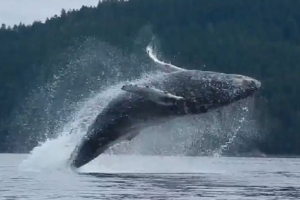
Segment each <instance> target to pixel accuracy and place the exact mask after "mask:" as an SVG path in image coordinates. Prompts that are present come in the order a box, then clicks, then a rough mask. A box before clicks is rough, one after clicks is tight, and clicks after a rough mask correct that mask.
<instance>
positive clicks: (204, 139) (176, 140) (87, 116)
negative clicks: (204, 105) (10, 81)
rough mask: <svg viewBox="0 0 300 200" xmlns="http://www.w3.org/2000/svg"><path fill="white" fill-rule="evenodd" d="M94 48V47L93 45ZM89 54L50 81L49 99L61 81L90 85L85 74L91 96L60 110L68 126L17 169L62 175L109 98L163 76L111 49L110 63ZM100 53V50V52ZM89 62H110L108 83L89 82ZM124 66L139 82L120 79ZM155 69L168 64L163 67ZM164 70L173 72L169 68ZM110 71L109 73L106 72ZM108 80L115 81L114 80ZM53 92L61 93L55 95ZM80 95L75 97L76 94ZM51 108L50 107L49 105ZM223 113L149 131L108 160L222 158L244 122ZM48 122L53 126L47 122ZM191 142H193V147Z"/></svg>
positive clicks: (128, 77) (114, 151)
mask: <svg viewBox="0 0 300 200" xmlns="http://www.w3.org/2000/svg"><path fill="white" fill-rule="evenodd" d="M92 44H93V45H94V44H95V43H92ZM89 48H90V46H89V45H87V47H86V48H83V50H84V53H82V54H83V55H82V56H83V58H82V57H80V56H79V58H77V59H76V61H74V62H72V63H73V64H72V65H75V66H76V67H71V66H72V65H70V70H67V72H69V73H64V75H63V76H60V77H59V78H58V79H59V80H60V81H58V80H57V78H56V79H54V80H55V81H53V84H54V86H55V87H54V88H52V89H53V90H55V91H54V92H52V93H51V94H53V95H54V97H52V98H51V99H53V98H57V97H58V96H57V95H60V94H61V92H63V91H64V90H65V89H66V85H65V84H66V83H68V81H66V80H65V79H66V78H67V79H69V80H72V82H77V81H81V82H82V80H81V79H82V78H83V80H89V79H88V78H87V77H85V76H84V77H82V76H80V74H81V73H82V72H83V71H85V72H86V73H88V74H89V75H90V76H91V77H90V79H91V80H90V81H86V82H85V86H86V87H87V88H89V89H88V90H87V91H85V94H88V93H90V94H88V95H85V96H86V97H85V98H79V99H80V100H79V101H78V103H72V104H63V107H62V108H61V109H68V108H69V107H68V106H72V109H70V110H68V112H67V114H68V117H67V118H66V120H63V121H61V122H60V123H58V124H57V126H56V128H55V134H54V137H50V138H47V139H46V140H45V141H42V142H41V143H40V144H39V145H38V146H37V147H35V148H34V149H33V150H32V151H31V152H30V155H29V157H28V158H27V159H26V160H24V162H23V163H22V164H21V166H20V168H21V169H23V170H24V169H27V170H42V171H43V170H64V169H66V162H67V160H68V158H69V156H70V154H71V152H72V151H73V149H74V148H75V147H76V145H77V144H78V143H79V141H80V140H81V138H82V136H83V135H84V134H86V131H87V128H88V126H89V125H90V124H91V123H92V121H93V120H94V118H95V117H96V115H97V114H98V113H99V112H101V110H102V109H103V108H105V106H106V105H107V104H108V103H109V102H110V101H111V100H112V99H113V98H115V97H116V96H117V95H118V94H120V93H122V92H123V91H122V90H121V87H122V86H123V85H124V84H128V83H131V84H140V83H143V82H145V81H148V80H149V79H151V78H153V77H154V76H160V75H161V72H160V70H159V71H158V72H157V68H155V67H154V68H153V66H152V68H151V67H149V66H150V65H147V64H144V63H143V62H142V61H138V59H132V57H131V58H127V57H126V58H125V57H124V56H122V54H120V53H117V52H116V51H115V50H112V49H110V51H112V52H111V53H109V54H110V55H109V56H108V57H105V56H106V53H107V52H106V51H105V54H104V53H103V50H102V51H100V53H99V51H98V54H96V55H98V56H96V55H94V54H92V53H91V52H90V51H88V50H86V49H89ZM98 48H103V46H100V47H98ZM92 49H93V48H92ZM93 50H94V52H93V53H95V52H97V48H96V50H95V49H93ZM148 50H149V48H148ZM85 51H87V52H85ZM148 53H149V52H148ZM152 55H155V54H152ZM154 58H156V57H155V56H154V57H152V59H154ZM93 59H96V60H94V61H95V63H98V62H104V61H103V60H108V61H109V62H108V63H105V66H106V67H107V69H112V70H111V71H109V70H106V71H105V74H102V75H103V76H101V77H102V78H105V77H106V76H107V77H109V78H107V77H106V79H104V80H101V79H99V77H98V76H97V77H92V75H93V73H90V71H89V70H91V71H92V72H94V70H92V69H91V67H90V66H93V67H97V65H96V64H93V65H91V60H93ZM125 61H126V62H127V63H131V67H132V69H135V70H137V69H138V70H139V74H140V76H139V77H137V76H136V74H135V75H133V74H130V73H128V72H127V73H126V75H124V72H123V73H122V72H120V71H122V70H118V67H121V66H123V64H124V62H125ZM160 62H161V61H160ZM74 63H75V64H74ZM92 63H93V62H92ZM114 63H116V64H114ZM120 63H121V64H120ZM102 64H103V63H102ZM159 64H166V63H164V62H161V63H159ZM81 65H83V66H81ZM168 65H170V66H173V65H171V64H168ZM88 66H89V67H88ZM112 66H113V68H110V67H112ZM147 67H149V69H148V70H145V68H147ZM175 67H176V66H175ZM153 69H156V70H153ZM116 71H118V73H116ZM70 72H72V73H70ZM106 72H107V73H106ZM109 74H110V75H109ZM112 74H117V75H116V76H112ZM66 76H67V77H66ZM73 76H75V77H77V76H78V77H79V78H78V79H76V78H74V77H73ZM95 80H97V81H98V82H99V81H100V83H98V82H97V81H95ZM58 83H60V84H58ZM53 84H52V85H53ZM50 85H51V84H50ZM95 85H96V86H99V85H101V87H100V88H98V89H95ZM81 87H82V86H81ZM57 90H59V91H61V92H57ZM79 91H81V90H79ZM79 91H77V92H78V93H80V92H79ZM51 103H54V102H53V101H51ZM51 106H56V105H51ZM58 111H60V110H58ZM225 113H227V114H226V115H225V117H224V116H223V117H222V116H221V117H220V115H219V114H217V113H208V114H207V115H200V116H188V117H185V118H179V119H175V120H172V121H169V122H167V123H165V124H161V125H159V126H155V127H150V128H147V129H145V130H143V131H142V132H141V133H140V135H138V137H136V138H135V139H134V140H132V141H130V142H122V143H120V144H117V145H115V146H114V147H112V148H110V149H109V150H108V151H107V152H106V154H140V155H145V154H146V155H176V156H178V155H180V156H187V155H203V152H204V154H205V153H206V152H211V151H216V149H217V151H216V152H217V154H218V155H222V152H223V151H224V150H225V149H226V148H227V147H229V145H230V144H232V143H234V141H235V139H236V137H237V135H238V133H239V132H240V131H241V130H242V129H244V128H245V123H244V122H245V121H247V120H246V119H245V118H240V117H239V114H240V113H241V111H240V110H237V109H233V110H230V108H229V111H228V109H227V112H226V109H225ZM48 120H51V118H50V119H48ZM232 121H235V122H238V125H236V124H233V123H231V122H232ZM44 129H47V127H44ZM246 129H247V126H246ZM232 130H235V131H232ZM250 131H252V130H250ZM232 133H233V134H232ZM247 133H248V132H247ZM224 138H225V139H224ZM227 140H228V142H225V143H224V141H227ZM195 141H197V143H196V144H195ZM212 141H213V142H214V143H213V145H207V144H209V143H210V142H212ZM215 141H217V142H215Z"/></svg>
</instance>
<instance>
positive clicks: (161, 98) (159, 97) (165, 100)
mask: <svg viewBox="0 0 300 200" xmlns="http://www.w3.org/2000/svg"><path fill="white" fill-rule="evenodd" d="M121 89H122V90H124V91H127V92H130V93H134V94H137V95H140V96H143V97H144V98H147V99H149V100H151V101H154V102H156V103H158V104H161V105H166V106H168V105H174V104H176V103H177V102H179V101H184V98H183V97H180V96H176V95H173V94H171V93H168V92H166V91H161V90H158V89H156V88H153V87H149V86H145V87H142V86H138V85H131V84H130V85H124V86H123V87H122V88H121Z"/></svg>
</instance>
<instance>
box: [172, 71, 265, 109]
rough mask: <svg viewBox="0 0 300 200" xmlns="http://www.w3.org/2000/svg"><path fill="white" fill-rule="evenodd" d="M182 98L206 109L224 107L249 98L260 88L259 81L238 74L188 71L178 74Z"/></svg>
mask: <svg viewBox="0 0 300 200" xmlns="http://www.w3.org/2000/svg"><path fill="white" fill-rule="evenodd" d="M180 73H181V74H182V75H180V76H182V77H185V78H184V81H182V80H183V79H182V77H181V80H180V81H179V83H178V84H179V85H181V91H182V93H183V96H185V97H188V98H189V99H194V101H196V102H198V103H199V104H201V105H205V106H206V107H207V108H216V107H221V106H225V105H228V104H231V103H234V102H237V101H239V100H242V99H246V98H248V97H251V96H253V95H254V94H255V92H256V91H258V90H259V89H260V87H261V83H260V81H258V80H256V79H254V78H251V77H248V76H244V75H239V74H226V73H218V72H210V71H198V70H189V71H185V72H179V74H180Z"/></svg>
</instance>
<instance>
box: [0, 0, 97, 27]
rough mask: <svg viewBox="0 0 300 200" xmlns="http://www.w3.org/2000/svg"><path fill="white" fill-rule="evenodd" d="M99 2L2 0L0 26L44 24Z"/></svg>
mask: <svg viewBox="0 0 300 200" xmlns="http://www.w3.org/2000/svg"><path fill="white" fill-rule="evenodd" d="M98 2H99V0H0V26H1V24H3V23H4V24H6V25H10V26H13V25H14V24H19V23H20V22H22V23H24V24H31V23H32V22H34V21H36V20H39V21H42V22H44V21H45V20H46V18H47V17H49V18H50V17H51V16H54V15H55V14H60V11H61V9H62V8H64V9H65V10H69V9H79V8H81V6H83V5H86V6H96V5H97V4H98Z"/></svg>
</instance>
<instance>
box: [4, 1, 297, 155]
mask: <svg viewBox="0 0 300 200" xmlns="http://www.w3.org/2000/svg"><path fill="white" fill-rule="evenodd" d="M299 10H300V1H295V0H284V1H283V0H256V1H240V0H231V1H219V0H130V1H116V0H107V1H103V2H101V3H99V4H98V5H97V6H96V7H82V8H81V9H80V10H70V11H65V10H62V11H61V14H60V15H59V16H53V17H51V18H50V19H47V20H46V22H45V23H41V22H38V21H37V22H34V23H33V24H32V25H28V26H25V25H23V24H22V23H20V24H19V25H15V26H13V27H8V26H6V25H5V24H2V26H1V29H0V82H1V85H0V88H1V89H0V119H1V121H0V138H1V140H0V150H1V151H2V152H28V151H29V150H31V149H32V148H33V147H34V146H35V145H37V143H38V138H35V137H34V135H33V134H35V131H33V130H32V129H27V131H26V130H24V129H22V128H24V126H25V124H21V123H18V124H16V123H15V120H12V119H13V118H14V117H15V116H16V115H17V114H18V113H17V111H16V110H18V109H16V108H20V106H22V103H24V101H25V99H26V98H27V99H28V98H29V97H30V95H31V94H32V91H33V89H34V88H36V87H37V85H43V83H47V82H49V80H50V79H51V78H52V77H53V74H54V73H55V72H56V71H58V70H62V69H63V68H64V67H65V66H67V65H68V64H70V59H66V57H67V56H68V55H66V53H65V52H70V51H72V49H76V48H79V47H81V44H82V43H83V42H84V41H86V40H87V38H94V40H96V41H103V42H105V44H108V45H110V46H111V48H116V49H118V52H119V51H120V52H119V53H120V55H123V56H126V55H133V53H135V55H137V54H139V53H141V52H142V50H144V49H145V46H146V45H147V44H148V43H149V42H150V39H151V38H152V37H153V36H154V37H155V38H156V39H157V41H159V42H157V43H159V50H160V52H161V54H162V55H163V58H164V60H166V61H170V62H172V63H173V64H175V65H178V66H184V67H185V68H187V69H203V66H204V65H205V68H204V69H203V70H205V69H207V70H212V71H219V72H225V73H239V74H244V75H248V76H251V77H254V78H256V79H259V80H261V82H262V86H263V88H262V90H261V91H260V93H259V96H258V97H257V98H258V102H259V103H257V110H258V112H257V113H258V118H259V122H260V127H261V130H262V131H263V132H265V134H266V137H263V138H262V139H261V140H259V141H258V142H257V143H256V145H257V148H259V149H260V151H262V152H265V153H268V154H285V155H287V154H289V155H299V154H300V131H299V130H300V103H299V98H300V12H299ZM90 41H92V40H90ZM91 43H92V44H91V46H93V42H91ZM91 49H92V48H91ZM91 51H92V50H91ZM75 54H76V52H75V53H74V55H75ZM145 57H146V56H145ZM120 65H121V64H120ZM123 67H124V69H123V70H126V65H124V66H123ZM128 69H129V68H128ZM98 70H99V69H98ZM100 71H101V70H100ZM99 73H100V72H99ZM77 87H81V86H80V84H79V86H78V85H77V86H76V84H75V85H74V88H77ZM82 87H83V86H82ZM24 109H25V108H23V112H25V111H26V110H25V111H24ZM36 109H39V108H36ZM35 112H38V111H34V112H32V113H31V114H32V115H34V116H32V117H33V118H34V120H35V123H40V122H39V120H42V118H41V116H39V115H38V114H36V115H35V114H34V113H35ZM60 117H61V119H62V118H63V117H64V116H63V115H61V116H60ZM50 132H51V131H50ZM20 135H22V136H21V142H20ZM17 137H18V138H17ZM16 141H18V143H17V144H16ZM22 141H23V143H22ZM16 145H18V146H19V148H14V147H15V146H16ZM21 146H22V147H21Z"/></svg>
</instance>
